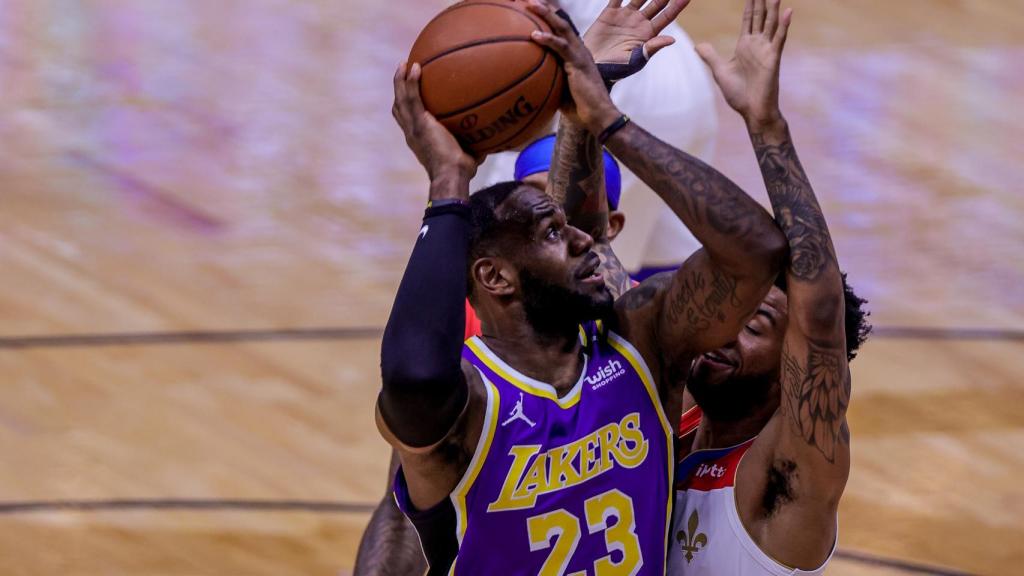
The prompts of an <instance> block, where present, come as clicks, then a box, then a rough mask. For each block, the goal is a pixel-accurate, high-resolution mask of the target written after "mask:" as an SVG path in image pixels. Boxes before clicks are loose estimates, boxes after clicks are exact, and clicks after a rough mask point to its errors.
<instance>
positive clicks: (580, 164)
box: [548, 115, 632, 299]
mask: <svg viewBox="0 0 1024 576" xmlns="http://www.w3.org/2000/svg"><path fill="white" fill-rule="evenodd" d="M555 142H556V143H555V154H554V157H553V158H552V160H551V174H550V176H549V177H548V194H549V195H551V197H552V198H554V199H555V200H556V201H557V202H558V203H559V204H561V205H562V207H563V208H564V209H565V215H566V217H567V218H568V221H569V224H571V225H573V226H575V227H577V228H579V229H580V230H583V231H584V232H586V233H587V234H590V236H591V237H593V238H594V252H597V255H598V256H600V257H601V266H600V267H599V269H598V270H599V271H600V272H601V274H602V275H604V279H605V284H606V285H607V286H608V289H609V290H610V291H611V293H612V296H614V297H615V298H616V299H618V298H619V297H620V296H622V295H623V294H625V293H626V291H628V290H629V289H630V287H631V285H632V283H631V281H630V278H629V274H628V273H627V272H626V268H625V267H624V266H623V265H622V263H621V262H620V261H619V259H618V257H617V256H616V255H615V251H614V250H612V247H611V241H610V240H609V239H608V196H607V190H606V189H605V177H604V159H603V158H602V152H601V147H600V145H599V144H598V143H597V138H595V137H594V135H593V134H591V133H590V132H588V131H587V129H586V128H585V127H584V126H583V125H582V124H580V123H579V121H578V120H576V119H573V118H571V117H569V116H568V115H563V116H562V120H561V121H560V122H559V125H558V136H557V139H556V141H555Z"/></svg>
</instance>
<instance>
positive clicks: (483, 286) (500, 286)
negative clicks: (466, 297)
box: [471, 257, 516, 296]
mask: <svg viewBox="0 0 1024 576" xmlns="http://www.w3.org/2000/svg"><path fill="white" fill-rule="evenodd" d="M471 270H472V273H473V280H474V281H475V282H476V287H477V289H478V290H480V291H482V292H486V293H488V294H491V295H492V296H509V295H511V294H512V293H514V292H515V282H516V273H515V270H514V269H513V268H512V266H511V265H510V264H509V262H507V261H506V260H503V259H501V258H493V257H484V258H480V259H479V260H477V261H476V262H474V263H473V267H472V268H471Z"/></svg>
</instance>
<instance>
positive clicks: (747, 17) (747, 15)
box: [740, 0, 754, 35]
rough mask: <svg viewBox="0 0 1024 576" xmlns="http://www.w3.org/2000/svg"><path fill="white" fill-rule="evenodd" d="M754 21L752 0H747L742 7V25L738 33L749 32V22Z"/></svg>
mask: <svg viewBox="0 0 1024 576" xmlns="http://www.w3.org/2000/svg"><path fill="white" fill-rule="evenodd" d="M753 21H754V0H747V6H746V7H745V8H744V9H743V25H742V26H741V27H740V34H741V35H742V34H750V24H751V22H753Z"/></svg>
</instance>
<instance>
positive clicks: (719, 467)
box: [676, 438, 756, 492]
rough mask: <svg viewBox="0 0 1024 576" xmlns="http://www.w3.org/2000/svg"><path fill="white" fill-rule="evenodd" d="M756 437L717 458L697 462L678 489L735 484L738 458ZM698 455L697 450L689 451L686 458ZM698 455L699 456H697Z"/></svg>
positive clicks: (712, 488) (705, 489)
mask: <svg viewBox="0 0 1024 576" xmlns="http://www.w3.org/2000/svg"><path fill="white" fill-rule="evenodd" d="M755 439H756V438H751V439H750V440H747V441H746V442H744V443H743V444H740V445H739V446H736V447H734V448H732V449H730V450H729V451H728V452H726V453H725V454H723V455H722V456H719V457H718V458H710V459H708V460H706V461H704V462H701V463H700V464H697V466H695V467H694V468H693V470H692V471H691V472H690V476H689V477H687V478H685V479H683V480H682V482H680V483H678V484H677V485H676V486H677V489H679V490H701V491H704V492H708V491H711V490H717V489H719V488H728V487H730V486H733V485H735V484H736V469H737V468H739V464H740V459H742V458H743V455H744V454H746V453H747V450H749V449H750V447H751V446H753V444H754V440H755ZM694 456H698V453H697V452H694V453H691V454H690V456H688V458H692V457H694ZM698 457H699V456H698Z"/></svg>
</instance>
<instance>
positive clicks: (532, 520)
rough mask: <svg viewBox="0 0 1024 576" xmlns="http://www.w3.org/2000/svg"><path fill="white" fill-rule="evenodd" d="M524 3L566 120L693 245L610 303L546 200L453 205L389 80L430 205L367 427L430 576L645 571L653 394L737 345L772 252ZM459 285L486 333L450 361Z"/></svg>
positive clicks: (732, 194) (660, 562)
mask: <svg viewBox="0 0 1024 576" xmlns="http://www.w3.org/2000/svg"><path fill="white" fill-rule="evenodd" d="M682 3H683V2H679V3H677V4H682ZM665 4H666V3H665V2H662V3H661V6H660V7H659V8H658V10H660V9H661V8H662V7H664V6H665ZM532 9H533V10H534V11H535V13H537V14H538V15H539V16H541V17H543V18H545V19H546V20H547V21H548V23H549V24H550V25H551V26H552V29H553V30H555V32H556V33H555V34H554V35H551V34H537V35H536V36H535V41H537V42H538V43H540V44H543V45H545V46H548V47H549V48H551V49H553V50H555V51H556V52H558V53H559V54H560V56H561V57H562V59H563V61H564V64H565V68H566V72H567V75H568V84H569V88H570V90H571V92H572V94H573V97H574V100H575V107H576V110H575V112H576V114H577V115H578V117H579V118H580V120H581V121H582V123H583V125H585V126H586V127H587V129H588V131H590V132H591V133H601V134H603V135H604V136H605V139H606V140H607V145H608V148H609V149H610V150H611V151H612V152H613V153H614V154H615V155H616V156H617V157H618V158H620V160H622V161H623V162H624V163H625V164H626V165H627V166H629V167H630V168H631V169H632V170H633V171H634V172H635V173H638V174H640V175H641V177H643V178H645V180H646V181H648V183H649V184H651V186H652V188H654V189H655V190H657V191H658V192H659V194H660V195H661V196H662V198H663V199H664V200H665V201H666V202H667V203H668V204H669V205H670V206H672V207H673V208H674V209H675V211H676V212H677V214H678V215H679V216H680V218H681V219H682V220H683V221H684V222H686V223H687V225H688V226H689V227H690V228H691V230H692V231H693V232H694V235H695V236H696V237H698V238H699V239H701V240H702V242H703V244H704V246H705V250H703V251H701V252H699V253H698V254H697V255H695V256H694V257H693V258H691V259H690V260H689V261H688V262H687V263H686V264H685V265H684V266H683V267H682V268H681V269H680V271H679V272H678V273H677V274H676V276H675V277H674V279H673V281H672V282H670V283H663V284H660V285H641V286H640V287H638V288H636V289H634V290H632V291H630V292H629V293H628V294H627V295H626V296H625V297H623V298H621V299H620V300H618V301H617V302H615V303H614V304H613V301H612V297H611V294H610V292H609V291H608V289H607V287H606V286H605V285H604V280H603V278H602V277H601V275H600V274H597V273H595V271H596V270H597V268H598V266H599V264H600V258H599V256H598V255H597V254H596V253H595V252H594V251H593V250H592V247H593V241H592V239H591V238H590V237H589V236H588V235H586V234H584V233H582V232H581V231H580V230H578V229H576V228H574V227H572V226H568V225H567V224H566V223H565V220H564V215H563V213H562V211H561V209H560V208H559V207H558V206H557V205H556V204H555V203H554V202H553V201H552V200H551V199H550V198H549V197H548V196H547V195H545V194H544V193H542V192H539V191H537V190H536V189H534V188H532V187H529V186H523V185H520V184H518V183H506V184H502V185H498V186H495V187H492V188H490V189H487V190H484V191H482V192H480V193H478V194H476V195H474V196H473V197H472V198H471V199H470V198H468V182H469V177H470V176H471V175H472V172H473V170H474V169H475V162H474V161H473V160H472V159H471V158H469V157H468V156H467V155H466V154H465V153H464V152H463V151H462V150H461V148H459V146H458V144H457V143H456V141H455V140H454V138H453V137H452V136H451V135H450V134H449V133H448V132H447V131H445V130H444V129H443V127H441V125H440V124H438V123H437V122H436V120H434V119H433V118H432V117H431V116H430V115H429V114H428V113H426V112H425V111H424V110H423V107H422V103H421V102H420V99H419V91H418V80H419V68H418V66H416V65H413V66H412V67H411V68H409V69H407V68H406V67H405V66H403V67H401V68H400V70H399V72H398V74H397V75H396V81H395V89H396V105H395V115H396V117H397V119H398V121H399V124H400V125H401V126H402V127H403V129H404V130H405V133H406V137H407V142H408V143H409V145H410V147H411V148H412V149H413V150H414V152H415V153H416V155H417V157H418V159H419V160H420V162H421V163H422V164H423V165H424V167H425V168H426V169H427V172H428V174H429V175H430V177H431V200H432V202H433V205H432V207H431V208H429V209H428V212H427V214H426V217H425V221H424V228H423V229H422V231H421V234H420V237H419V240H418V241H417V244H416V247H415V248H414V250H413V255H412V257H411V259H410V263H409V266H408V269H407V271H406V274H405V276H404V277H403V280H402V284H401V286H400V288H399V293H398V296H397V298H396V302H395V306H394V308H393V310H392V316H391V318H390V320H389V322H388V327H387V329H386V330H385V337H384V345H383V348H382V372H383V383H384V386H383V390H382V392H381V395H380V398H379V401H378V423H379V424H380V427H381V430H382V432H383V433H384V435H385V437H387V438H388V439H389V441H390V442H391V443H392V444H393V445H394V446H395V447H396V448H398V450H399V453H400V455H401V459H402V464H403V469H402V471H401V472H400V473H399V474H398V478H397V482H396V491H397V493H398V496H399V501H400V503H402V504H403V505H404V506H405V507H406V512H407V513H408V514H409V515H410V517H411V519H412V520H413V523H414V524H416V526H417V529H418V531H419V534H420V536H421V539H422V542H423V548H424V551H425V552H426V554H427V557H428V560H429V561H430V564H431V570H432V572H437V573H441V572H445V571H448V570H449V568H450V567H451V568H452V569H453V570H454V571H455V572H456V573H459V572H462V573H468V574H494V573H502V574H515V573H524V574H526V573H529V574H536V573H549V572H550V573H560V572H562V571H568V572H578V571H582V570H587V571H604V570H617V569H624V570H625V571H626V572H627V573H637V574H654V573H661V572H662V571H663V570H664V550H665V547H666V544H667V542H666V537H667V533H666V531H667V524H666V522H667V520H668V519H667V517H666V515H667V506H668V504H669V494H668V485H667V484H668V483H669V482H670V476H671V470H670V468H671V466H670V463H671V457H672V452H671V442H672V426H670V425H669V423H668V421H667V420H666V419H665V416H664V410H665V409H666V408H668V411H669V412H670V413H672V412H674V413H675V414H678V401H679V400H678V398H679V393H678V392H679V391H678V390H676V389H671V388H670V387H669V386H668V385H667V383H668V382H674V381H676V378H675V377H676V376H678V375H680V374H682V373H685V370H686V369H687V368H688V366H689V364H690V361H691V359H692V358H693V357H695V356H696V355H697V354H699V353H700V352H701V351H704V350H708V349H712V348H715V347H717V346H719V345H721V344H722V343H724V342H727V341H728V340H730V339H731V337H732V334H734V333H735V332H736V331H738V329H739V327H740V326H741V325H742V322H743V320H744V319H745V317H746V316H748V315H749V314H751V313H752V312H753V310H754V308H755V307H756V305H757V303H758V302H760V300H761V298H762V297H763V296H764V294H765V293H766V291H767V289H768V287H769V286H770V283H771V279H772V278H774V276H775V274H776V273H777V266H778V263H779V261H780V259H781V257H782V256H783V255H784V251H785V247H784V242H783V238H782V236H781V234H780V233H779V231H778V229H777V228H776V227H775V225H774V223H773V222H772V221H771V219H770V217H769V216H768V214H767V213H765V212H764V211H763V210H762V209H761V208H760V207H759V206H758V205H757V204H756V203H755V202H753V201H752V200H751V199H750V198H749V197H747V196H746V195H745V194H743V192H742V191H740V190H739V189H738V188H736V187H735V185H734V184H732V183H731V182H729V181H728V180H727V179H726V178H724V177H723V176H721V175H720V174H718V173H716V172H714V171H713V170H711V169H710V168H709V167H707V166H706V165H704V164H702V163H700V162H699V161H697V160H695V159H693V158H691V157H689V156H687V155H685V154H683V153H681V152H679V151H677V150H675V149H672V148H671V147H669V146H667V145H665V144H663V143H661V142H660V141H658V140H657V139H655V138H653V137H651V136H650V135H649V134H647V133H646V132H644V131H643V129H641V128H639V127H638V126H635V125H633V124H631V123H629V122H628V120H627V119H625V118H624V117H622V116H621V115H620V114H619V113H618V111H617V110H616V109H615V108H614V106H613V105H612V104H611V101H610V100H609V99H608V95H607V91H606V90H605V88H604V85H603V83H602V82H601V79H600V77H599V75H598V74H597V70H596V68H595V66H594V64H593V60H592V59H591V58H590V55H589V53H588V52H587V51H586V49H585V47H584V46H583V44H582V43H581V41H580V40H579V38H577V37H576V36H574V35H573V34H572V33H571V31H570V30H569V28H568V26H567V24H566V23H565V22H564V21H562V20H560V19H558V18H557V17H555V16H554V15H553V14H552V13H551V12H550V11H549V10H548V9H547V8H546V7H545V6H543V5H535V6H534V7H533V8H532ZM467 276H468V279H467ZM467 284H468V286H469V287H470V297H471V299H472V301H473V304H474V307H476V308H477V310H478V312H479V314H480V317H481V319H482V321H483V332H484V334H485V336H484V338H482V339H473V340H471V341H470V342H469V343H467V345H466V347H465V348H464V349H462V350H461V353H460V348H462V347H461V342H462V338H461V331H462V328H463V318H462V298H463V294H464V290H465V287H466V286H467ZM593 318H603V319H604V320H605V328H601V327H600V324H601V323H593V322H586V321H587V320H588V319H593ZM582 322H585V323H586V325H587V329H586V330H585V331H581V330H580V329H579V325H580V323H582ZM620 335H621V336H620ZM460 357H461V363H460ZM648 367H649V368H650V369H648ZM520 392H522V393H524V394H523V395H522V396H520V395H519V393H520ZM673 408H674V410H673ZM515 413H518V414H520V415H521V416H525V418H522V417H519V418H511V419H509V418H507V417H506V416H507V415H509V414H515ZM501 424H505V425H504V426H503V425H501ZM531 424H532V425H531ZM453 563H454V565H453Z"/></svg>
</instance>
